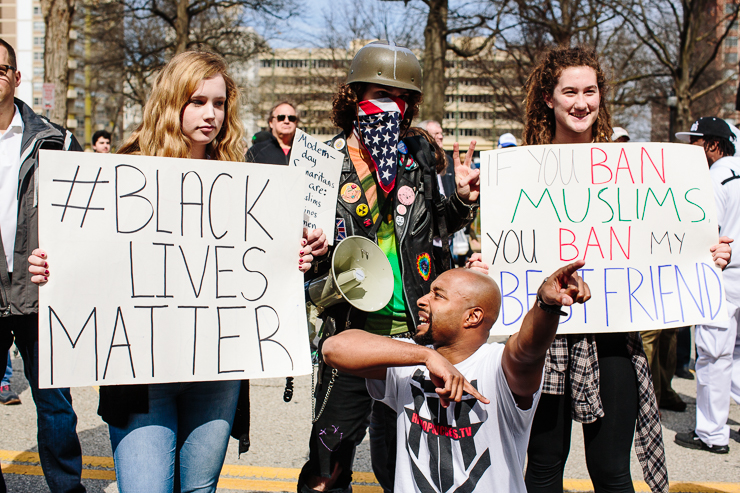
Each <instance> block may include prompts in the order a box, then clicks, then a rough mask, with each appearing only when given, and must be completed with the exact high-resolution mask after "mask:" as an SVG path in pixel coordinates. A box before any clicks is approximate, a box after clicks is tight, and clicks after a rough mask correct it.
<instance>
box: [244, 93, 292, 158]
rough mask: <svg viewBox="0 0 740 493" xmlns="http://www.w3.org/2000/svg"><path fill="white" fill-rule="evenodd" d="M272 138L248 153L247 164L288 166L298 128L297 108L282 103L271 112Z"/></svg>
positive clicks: (268, 120) (287, 103) (260, 143)
mask: <svg viewBox="0 0 740 493" xmlns="http://www.w3.org/2000/svg"><path fill="white" fill-rule="evenodd" d="M267 125H268V126H269V127H270V131H271V132H272V137H271V138H269V139H267V140H265V141H263V142H259V143H257V144H255V145H253V146H252V148H251V149H249V151H247V162H250V163H264V164H284V165H287V164H288V162H289V161H288V160H289V159H290V148H291V147H292V146H293V137H295V130H296V128H298V114H297V113H296V109H295V106H293V105H292V104H291V103H289V102H288V101H281V102H279V103H278V104H276V105H275V106H273V107H272V110H270V115H269V116H268V117H267Z"/></svg>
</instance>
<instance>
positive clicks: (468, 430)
mask: <svg viewBox="0 0 740 493" xmlns="http://www.w3.org/2000/svg"><path fill="white" fill-rule="evenodd" d="M583 265H584V262H583V261H578V262H575V263H572V264H570V265H568V266H566V267H563V268H561V269H559V270H558V271H556V272H555V273H554V274H553V275H551V276H550V277H549V278H547V279H546V280H545V282H544V283H543V284H542V286H540V288H539V290H538V292H537V303H536V304H535V305H534V306H533V307H532V309H531V310H529V312H528V313H527V315H526V316H525V317H524V320H523V321H522V326H521V327H520V329H519V332H517V333H516V334H514V335H513V336H511V337H510V338H509V339H508V341H507V342H506V344H505V345H502V344H498V343H494V344H486V341H487V340H488V336H489V332H490V329H491V326H493V324H494V322H495V321H496V319H497V318H498V313H499V308H500V305H501V295H500V292H499V289H498V286H497V285H496V283H495V282H494V281H493V279H491V278H490V277H488V276H486V275H484V274H481V273H478V272H475V271H472V270H468V269H454V270H450V271H447V272H445V273H443V274H442V275H440V276H439V277H438V278H437V279H436V280H435V281H434V283H433V284H432V287H431V291H430V292H429V293H428V294H427V295H425V296H424V297H422V298H421V299H419V302H418V306H419V319H420V321H421V323H420V324H419V326H418V328H417V332H416V335H415V337H414V340H415V341H416V343H417V344H409V343H407V342H402V341H399V340H394V339H390V338H387V337H382V336H376V335H373V334H370V333H368V332H365V331H362V330H347V331H344V332H342V333H340V334H338V335H336V336H334V337H330V338H328V339H327V340H326V342H325V343H324V345H323V349H322V351H323V355H324V360H325V361H326V363H327V364H328V365H330V366H332V367H334V368H337V369H339V370H341V371H345V372H349V373H353V374H355V375H358V376H362V377H365V378H367V379H368V380H367V387H368V390H369V392H370V395H371V396H372V397H373V398H375V399H378V400H382V401H383V402H384V403H386V404H387V405H388V406H390V407H391V408H392V409H395V410H396V412H397V413H398V421H397V425H398V426H397V437H398V448H397V458H396V477H395V488H394V489H395V491H396V492H401V493H403V492H414V491H416V492H434V491H443V492H445V491H455V490H458V489H460V491H467V492H472V491H479V492H484V491H485V492H490V491H507V492H508V491H511V492H522V493H525V492H526V488H525V486H524V479H523V474H522V471H523V469H524V457H525V454H526V451H527V442H528V440H529V430H530V427H531V425H532V418H533V416H534V410H535V408H536V405H537V401H538V399H539V395H540V393H539V389H540V384H541V381H542V368H543V365H544V363H545V353H546V352H547V349H548V348H549V347H550V344H551V343H552V341H553V339H554V338H555V332H556V331H557V327H558V321H559V318H560V315H561V314H563V315H564V314H565V312H563V311H562V306H568V305H571V304H573V303H584V302H585V301H587V300H588V299H589V298H590V297H591V294H590V291H589V288H588V285H586V284H585V283H584V282H583V279H581V278H580V276H578V274H577V270H578V269H580V268H581V267H583ZM428 346H431V347H428ZM432 347H433V349H432ZM484 396H485V397H484ZM340 432H341V430H333V433H340Z"/></svg>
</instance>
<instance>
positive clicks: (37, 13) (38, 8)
mask: <svg viewBox="0 0 740 493" xmlns="http://www.w3.org/2000/svg"><path fill="white" fill-rule="evenodd" d="M33 15H41V7H34V8H33Z"/></svg>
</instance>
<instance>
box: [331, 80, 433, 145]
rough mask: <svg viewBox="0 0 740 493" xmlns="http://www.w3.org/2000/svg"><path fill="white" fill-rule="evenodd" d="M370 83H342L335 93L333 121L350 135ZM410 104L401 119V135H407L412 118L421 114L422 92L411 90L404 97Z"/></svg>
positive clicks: (332, 112)
mask: <svg viewBox="0 0 740 493" xmlns="http://www.w3.org/2000/svg"><path fill="white" fill-rule="evenodd" d="M367 86H368V84H367V83H365V82H353V83H352V84H342V85H340V86H339V88H338V89H337V92H335V93H334V98H333V100H332V111H331V121H332V123H334V125H336V126H337V127H339V128H341V129H342V130H344V133H345V135H350V134H351V133H352V129H353V128H354V122H355V120H357V103H359V102H360V97H361V96H362V95H363V94H364V93H365V90H366V89H367ZM404 100H405V101H406V103H407V104H408V108H407V109H406V113H405V114H404V115H403V120H401V137H403V136H404V135H405V132H406V130H408V128H409V127H410V126H411V120H413V119H414V117H415V116H416V115H418V114H419V105H420V104H421V93H420V92H414V91H411V92H409V94H408V96H406V97H405V98H404Z"/></svg>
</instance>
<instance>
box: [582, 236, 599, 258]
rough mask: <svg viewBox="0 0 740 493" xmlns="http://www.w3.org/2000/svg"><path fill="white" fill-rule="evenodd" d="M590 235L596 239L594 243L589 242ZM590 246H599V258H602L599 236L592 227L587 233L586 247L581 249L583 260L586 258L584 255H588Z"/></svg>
mask: <svg viewBox="0 0 740 493" xmlns="http://www.w3.org/2000/svg"><path fill="white" fill-rule="evenodd" d="M591 236H593V237H594V238H595V239H596V243H591ZM590 246H595V247H599V253H600V254H601V258H604V252H602V251H601V245H600V244H599V237H598V236H596V231H594V228H591V231H590V232H589V233H588V241H586V249H585V250H584V251H583V260H586V255H588V247H590Z"/></svg>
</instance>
